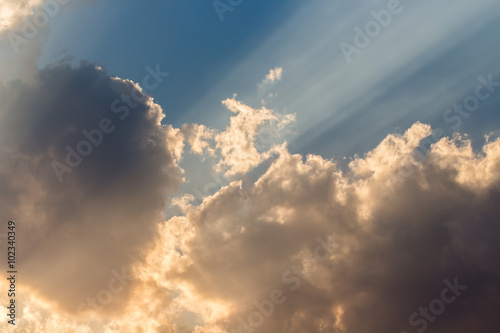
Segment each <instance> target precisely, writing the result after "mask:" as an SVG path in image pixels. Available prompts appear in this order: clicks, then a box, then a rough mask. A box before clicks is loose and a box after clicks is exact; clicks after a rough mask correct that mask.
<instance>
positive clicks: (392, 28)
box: [39, 0, 500, 157]
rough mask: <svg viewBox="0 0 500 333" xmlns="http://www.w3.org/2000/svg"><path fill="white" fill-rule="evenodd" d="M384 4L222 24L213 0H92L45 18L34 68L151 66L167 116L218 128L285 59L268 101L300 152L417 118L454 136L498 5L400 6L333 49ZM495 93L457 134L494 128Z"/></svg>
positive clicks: (321, 4)
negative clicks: (451, 115)
mask: <svg viewBox="0 0 500 333" xmlns="http://www.w3.org/2000/svg"><path fill="white" fill-rule="evenodd" d="M387 3H388V1H371V2H366V3H363V4H362V5H360V4H356V5H355V4H350V3H345V2H335V1H331V2H325V1H311V2H308V3H307V4H301V3H299V2H298V1H292V2H267V1H252V2H250V1H243V2H242V3H241V4H240V5H238V6H236V7H235V8H234V10H233V11H232V12H230V11H227V12H225V13H224V14H223V16H224V21H220V20H219V17H218V15H217V13H216V10H215V9H214V6H213V4H212V3H210V2H209V1H205V2H198V3H187V2H179V1H146V2H138V1H135V0H127V1H121V2H119V4H118V2H117V1H95V2H94V3H90V4H78V5H77V6H75V7H70V8H69V9H67V13H65V14H64V15H58V16H57V17H56V18H55V19H54V20H53V21H52V22H51V25H50V28H51V32H50V34H49V35H48V38H47V40H46V41H45V42H44V47H43V50H44V55H43V57H42V58H41V59H40V60H39V63H40V64H46V63H50V62H51V61H52V60H53V59H55V58H58V57H61V56H62V55H69V56H74V57H76V59H86V60H89V61H92V62H96V63H98V64H102V67H104V68H105V69H106V70H107V71H108V72H109V73H110V74H111V75H116V76H119V77H122V78H129V79H132V80H135V81H137V82H140V81H141V80H142V78H143V77H144V75H145V74H146V72H145V67H146V66H154V65H156V64H159V65H160V68H161V69H162V70H164V71H168V72H169V73H170V74H171V76H170V77H169V78H168V80H166V82H165V83H164V84H162V85H161V86H160V87H159V88H158V89H157V90H155V91H154V92H151V94H152V95H153V97H154V98H155V100H156V101H158V103H159V104H160V105H161V106H162V107H163V108H164V110H165V112H166V114H167V117H166V119H165V121H166V122H169V123H172V124H174V125H176V126H179V125H181V124H182V123H185V122H198V123H203V124H206V125H209V126H212V127H217V128H221V127H223V126H225V125H226V124H227V114H226V112H227V111H225V108H224V107H223V106H222V105H221V104H220V101H221V100H223V99H225V98H228V97H230V96H232V94H234V93H237V94H238V96H239V98H241V99H242V100H243V101H245V102H247V103H249V104H250V105H253V106H255V107H257V106H259V104H260V99H261V96H258V95H259V92H258V89H257V85H258V83H259V82H260V81H261V80H262V78H263V77H264V75H265V74H266V73H267V72H268V70H269V69H270V68H274V67H276V66H281V67H283V69H284V76H283V80H282V82H280V84H279V86H278V87H277V89H278V91H277V92H278V96H277V97H276V98H274V100H273V105H272V106H273V107H276V108H279V109H282V110H283V109H286V110H287V112H291V113H296V114H297V119H298V126H297V127H298V129H299V130H298V133H297V135H296V137H294V138H291V139H290V140H291V150H292V151H297V152H301V153H309V152H313V153H319V154H322V155H323V156H325V157H332V156H340V157H342V156H352V155H353V154H355V153H357V154H362V153H364V152H366V151H368V150H370V149H372V148H373V147H374V146H375V145H376V143H377V142H379V141H380V139H382V138H383V137H384V136H385V135H386V134H387V133H390V132H393V131H394V130H400V131H404V130H405V129H406V128H408V127H409V126H410V125H411V124H413V123H414V122H415V121H421V122H424V123H430V124H432V125H433V126H435V127H440V128H443V129H444V130H446V135H450V134H451V133H452V132H453V131H452V130H450V129H449V128H447V127H450V126H449V124H446V123H445V122H444V121H443V116H442V114H443V112H444V111H445V110H446V109H447V108H448V107H451V106H452V105H453V103H456V102H460V101H461V100H462V99H463V98H464V97H466V96H467V95H468V94H469V93H470V92H471V91H472V90H473V89H474V88H475V86H476V77H477V76H479V75H483V76H485V75H488V74H493V76H494V77H495V78H498V75H499V68H498V66H495V64H496V63H497V60H498V58H499V56H500V46H499V44H498V43H497V37H498V31H499V29H500V23H499V22H500V9H499V8H498V6H496V3H495V1H487V0H484V1H478V2H474V3H471V2H469V1H441V2H439V3H432V2H430V1H413V2H409V1H403V2H401V4H400V5H399V9H400V10H401V12H400V13H398V14H397V15H392V17H391V20H390V23H389V25H388V26H387V27H385V28H382V31H381V32H380V33H379V34H378V35H377V36H376V37H375V38H373V40H372V42H371V44H370V45H369V46H368V47H366V48H365V49H362V51H361V53H360V54H354V55H353V56H352V62H351V63H347V61H346V59H345V58H344V56H343V54H342V51H341V48H340V47H339V44H340V43H342V42H346V43H350V44H353V39H354V37H355V32H354V30H353V29H354V27H361V28H363V29H364V26H365V24H366V23H367V22H369V21H370V20H373V17H372V14H370V11H372V10H374V11H376V12H378V11H380V10H382V9H384V8H386V7H387ZM76 7H78V9H77V8H76ZM353 45H354V44H353ZM497 80H498V79H497ZM499 95H500V94H494V95H493V96H492V98H490V99H488V100H487V101H486V102H484V103H482V105H481V107H480V111H478V112H477V113H475V114H474V116H472V117H470V118H469V119H465V120H464V122H463V124H462V126H461V128H460V130H464V131H467V132H469V133H471V134H475V137H476V138H481V137H482V135H483V134H484V133H483V132H485V131H487V130H493V129H495V128H498V125H499V118H498V116H496V115H495V112H494V110H495V107H496V106H498V103H499V98H500V97H498V96H499ZM360 134H361V135H360Z"/></svg>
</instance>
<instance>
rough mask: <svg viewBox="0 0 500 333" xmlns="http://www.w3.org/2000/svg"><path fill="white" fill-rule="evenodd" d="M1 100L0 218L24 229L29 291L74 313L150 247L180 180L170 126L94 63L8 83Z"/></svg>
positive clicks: (135, 90) (132, 87)
mask: <svg viewBox="0 0 500 333" xmlns="http://www.w3.org/2000/svg"><path fill="white" fill-rule="evenodd" d="M0 100H1V106H0V117H1V118H0V141H1V148H0V159H1V161H2V164H1V166H0V191H1V196H2V212H1V213H0V215H1V219H2V220H7V219H14V220H16V221H17V223H18V239H19V241H18V248H19V259H18V260H19V265H20V270H21V271H22V276H23V279H22V281H23V284H25V285H26V286H27V287H28V288H29V289H32V291H33V292H34V293H35V294H38V295H39V296H41V297H42V299H46V300H50V302H51V303H55V305H57V306H59V307H61V308H63V309H64V310H65V311H68V312H72V313H74V312H75V311H76V308H77V306H78V305H79V304H81V303H82V302H86V298H87V297H95V296H96V294H97V293H98V291H99V290H100V289H102V288H105V287H106V286H107V285H108V282H109V280H110V278H112V277H113V275H112V273H111V271H112V270H113V269H114V270H116V271H121V270H122V269H123V268H129V267H130V266H131V265H132V264H133V263H134V262H136V261H137V260H138V259H140V258H142V255H143V254H144V253H145V252H146V250H147V249H148V248H149V244H150V241H151V240H152V239H153V238H154V235H155V231H156V226H157V223H158V222H161V221H162V220H163V215H162V211H163V210H164V207H165V206H166V202H167V198H168V195H169V194H171V193H172V191H174V190H175V189H176V187H177V185H178V184H180V181H181V179H180V172H179V170H178V168H177V165H176V160H175V157H174V156H173V153H172V149H171V148H170V147H169V142H168V139H167V138H168V130H169V128H167V127H164V126H162V125H161V124H160V122H161V119H162V118H163V113H162V110H161V108H160V107H159V106H158V105H156V104H154V103H153V101H152V98H151V97H149V96H147V95H145V94H143V93H142V90H141V89H140V87H139V86H138V85H136V84H134V83H133V82H131V81H127V80H121V79H119V78H111V77H109V76H108V75H107V74H106V72H105V71H103V70H101V69H98V68H96V67H95V66H94V65H92V64H89V63H81V64H80V65H79V66H76V67H72V66H70V65H69V64H66V63H60V64H56V65H53V66H51V67H48V68H45V69H43V70H41V71H40V73H39V74H38V77H37V80H36V83H32V84H27V83H25V82H22V81H14V82H10V83H8V84H7V85H5V86H3V87H0ZM103 122H104V123H103ZM103 125H104V126H103ZM96 129H98V130H96ZM103 129H104V130H105V131H106V133H103V132H102V130H103ZM85 130H86V131H88V133H91V137H92V139H89V138H88V137H86V135H85V134H84V133H85V132H84V131H85ZM99 133H100V134H99ZM84 141H86V142H87V143H83V142H84ZM92 141H93V143H92ZM67 147H69V148H70V150H71V149H72V150H73V151H76V152H77V153H78V152H79V153H80V154H79V155H82V154H83V155H87V156H80V158H81V160H79V158H78V157H76V156H73V157H71V158H69V159H67V156H68V151H69V150H68V148H67ZM90 150H91V152H90ZM89 152H90V153H89ZM68 161H69V162H70V163H69V165H68ZM55 162H56V163H55ZM54 166H57V168H54ZM56 170H57V172H56ZM61 170H63V171H61ZM65 171H67V172H65ZM57 174H59V175H57ZM127 295H128V293H127V291H124V292H122V293H120V294H119V295H116V296H115V297H114V299H113V302H112V303H111V304H109V305H108V306H106V307H105V308H103V310H101V311H110V310H113V309H115V306H121V305H124V302H121V301H120V300H123V298H126V297H127ZM83 310H85V309H83Z"/></svg>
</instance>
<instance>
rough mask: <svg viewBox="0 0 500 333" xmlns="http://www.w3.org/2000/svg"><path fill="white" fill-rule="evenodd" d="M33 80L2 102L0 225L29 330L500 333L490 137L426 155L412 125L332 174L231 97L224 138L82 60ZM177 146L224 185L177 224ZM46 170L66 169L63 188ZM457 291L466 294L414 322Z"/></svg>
mask: <svg viewBox="0 0 500 333" xmlns="http://www.w3.org/2000/svg"><path fill="white" fill-rule="evenodd" d="M39 81H40V83H39V84H38V85H35V86H26V85H25V84H23V83H21V82H15V83H12V84H10V85H9V86H8V87H5V88H2V90H0V98H1V100H2V101H3V102H4V103H3V105H2V109H1V113H0V115H1V123H0V124H1V125H0V126H1V128H0V136H1V140H2V143H3V145H2V148H1V150H0V157H1V159H2V166H1V167H0V177H1V178H0V180H1V187H0V190H1V194H2V197H3V198H6V199H5V201H4V207H6V208H5V209H4V210H3V211H2V213H1V214H2V215H1V218H2V219H3V220H6V219H8V218H12V217H15V218H16V220H17V221H18V225H19V227H18V228H19V234H20V235H22V245H21V243H20V245H19V246H22V248H23V252H22V257H20V261H21V260H22V262H23V276H24V278H23V288H24V290H27V293H29V294H31V295H32V297H31V298H30V299H25V300H24V301H23V302H24V303H23V304H25V306H24V313H23V314H22V316H21V319H20V320H21V321H23V320H24V321H23V324H22V325H25V326H23V327H26V330H29V329H31V328H32V327H42V328H43V329H42V330H40V332H43V330H45V331H56V332H57V330H54V329H53V328H54V327H64V328H67V330H73V331H79V332H109V333H111V332H137V331H143V332H197V333H224V332H335V333H343V332H345V333H347V332H349V333H351V332H352V333H356V332H375V333H378V332H380V333H382V332H402V331H407V332H413V331H416V329H417V328H420V329H422V328H423V325H424V323H425V324H426V325H428V327H427V331H428V332H448V331H453V332H458V333H462V332H463V333H465V332H470V331H480V332H496V330H497V327H498V326H499V322H498V319H497V317H498V316H497V315H496V314H497V312H498V305H499V304H500V295H499V293H498V285H499V284H500V278H499V276H500V269H499V268H498V261H499V259H500V251H499V249H498V246H497V244H498V242H499V241H500V239H499V235H500V228H499V226H498V223H497V222H498V220H499V217H500V216H499V213H500V212H499V210H498V207H497V206H498V200H499V198H500V186H499V185H500V167H499V166H500V139H497V140H492V139H491V138H490V139H488V140H487V142H486V143H485V144H484V145H483V147H482V150H481V151H479V152H478V151H475V150H473V149H472V146H471V143H470V142H469V141H468V140H467V138H466V137H465V136H459V135H457V136H455V137H454V138H443V139H441V140H440V141H439V142H437V143H435V144H434V145H432V146H431V147H430V148H429V149H428V151H427V152H426V154H425V155H422V154H419V153H418V151H417V148H418V147H419V145H420V144H421V142H422V141H423V140H425V139H426V137H428V136H429V135H430V134H431V128H430V126H428V125H424V124H420V123H416V124H414V125H413V126H412V127H411V128H409V129H408V130H407V131H406V132H405V133H403V134H391V135H388V136H387V137H386V138H385V139H384V140H383V141H382V142H381V143H380V144H379V145H378V146H377V147H376V148H375V149H374V150H373V151H371V152H369V153H368V154H366V155H365V156H363V157H356V158H355V159H354V160H353V161H352V163H351V164H350V165H349V167H348V168H347V169H346V170H342V169H341V168H340V167H339V166H338V165H337V163H336V162H335V161H332V160H327V159H325V158H323V157H321V156H317V155H308V156H305V157H304V156H301V155H298V154H291V153H290V152H289V151H288V149H287V146H286V144H282V145H280V146H276V145H274V146H272V147H271V148H270V149H267V150H261V149H258V147H257V146H256V143H257V142H256V139H257V138H258V136H259V133H260V132H261V131H262V128H263V125H265V124H272V123H274V124H281V125H279V126H285V125H286V124H288V123H289V122H290V121H292V120H293V117H292V116H279V115H276V114H275V113H274V112H273V110H270V109H266V108H260V109H254V108H252V107H250V106H247V105H245V104H243V103H242V102H240V101H237V100H236V99H235V98H232V99H227V100H226V101H224V104H225V105H226V106H227V107H228V109H229V110H230V111H232V112H233V113H234V115H233V116H232V117H231V121H230V125H229V126H228V127H227V128H226V129H225V130H224V131H221V132H217V131H215V130H212V129H208V128H206V127H204V126H202V125H196V124H190V125H184V126H182V127H181V128H179V129H176V128H173V127H172V126H170V125H161V119H162V117H163V114H162V111H161V108H160V107H159V106H158V105H156V104H154V103H153V101H152V99H151V98H150V97H148V96H145V95H144V94H143V93H142V92H141V89H140V87H139V86H138V85H137V84H135V83H133V82H131V81H127V80H121V79H118V78H109V77H108V76H107V75H106V73H105V72H103V71H102V70H98V69H96V68H95V67H94V66H92V65H88V64H82V65H81V66H79V67H77V68H71V67H69V66H68V65H65V64H62V65H57V66H55V67H51V68H48V69H45V70H44V71H42V72H41V73H40V80H39ZM123 95H125V96H132V97H131V99H127V98H125V99H124V98H123V97H122V96H123ZM133 96H135V98H138V99H139V100H134V97H133ZM117 100H118V102H115V101H117ZM33 110H36V111H33ZM103 118H109V119H110V120H112V124H113V125H114V126H115V127H116V128H115V129H114V130H113V131H112V132H110V133H107V134H103V140H102V143H100V144H99V145H96V146H94V147H93V148H92V149H93V151H92V153H90V154H89V155H88V156H86V157H84V158H83V159H82V161H81V163H79V165H77V166H74V167H73V166H68V165H67V164H68V161H66V155H67V152H68V149H67V148H66V146H69V147H70V148H73V149H76V150H77V151H78V147H79V146H78V145H79V143H80V142H81V141H82V139H86V140H90V139H88V138H86V136H85V134H83V133H82V131H83V130H84V129H86V130H87V131H91V130H92V129H95V128H98V126H99V124H100V123H101V121H102V119H103ZM92 133H95V132H92ZM186 143H188V144H189V145H190V146H191V148H192V151H193V152H194V153H196V154H200V153H201V152H203V151H208V152H209V155H211V157H212V158H215V159H216V158H220V160H219V161H218V163H217V162H216V168H217V170H218V171H223V172H225V173H226V175H227V176H230V177H232V179H234V181H231V182H230V183H229V184H228V185H227V186H224V187H222V188H221V189H220V190H219V191H217V192H216V193H215V194H213V195H211V196H208V197H206V198H204V200H203V201H202V202H201V204H199V205H197V206H195V205H192V204H190V202H191V201H192V200H193V196H192V195H190V194H186V195H184V196H182V197H180V198H178V199H174V200H173V201H172V205H174V206H178V207H179V208H180V210H181V211H182V213H183V215H182V216H175V217H172V218H171V219H169V220H167V221H161V220H162V216H161V212H162V210H163V209H164V207H166V205H167V194H169V193H172V192H173V191H175V188H176V186H177V185H178V184H179V183H180V182H181V177H182V172H181V170H179V168H178V166H177V163H178V162H179V161H180V160H181V159H182V155H183V149H184V145H185V144H186ZM82 147H83V146H81V147H80V148H82ZM80 150H81V149H80ZM271 153H273V156H272V158H270V157H271ZM266 158H269V159H268V163H269V165H268V166H267V165H266V166H265V170H264V171H263V173H262V175H260V176H258V177H256V178H257V180H256V181H254V182H250V183H248V179H246V178H245V177H244V174H245V173H247V172H248V171H249V170H251V169H252V168H254V167H256V166H257V165H259V164H262V162H263V160H265V159H266ZM4 161H5V162H4ZM54 161H57V162H58V163H60V164H63V163H66V165H67V166H68V167H71V169H72V171H71V172H69V171H68V172H65V173H64V174H62V178H63V181H62V182H59V180H58V177H57V176H56V174H55V172H54V169H53V167H52V166H53V162H54ZM70 161H71V160H70ZM240 176H241V177H240ZM242 179H245V182H247V183H246V184H245V182H243V181H242ZM19 242H21V239H20V241H19ZM47 258H50V259H51V260H48V259H47ZM122 268H132V272H133V273H132V274H131V276H127V278H126V280H127V281H124V282H123V283H124V284H126V286H127V288H123V290H122V291H120V292H119V293H116V294H113V298H112V301H110V303H109V304H106V306H102V304H101V306H102V308H101V309H99V311H97V312H96V313H95V314H94V315H97V314H98V315H99V316H100V317H99V316H98V317H95V318H93V317H92V316H91V315H92V313H91V311H90V310H91V309H92V306H91V305H89V303H87V298H88V297H91V298H95V297H96V296H97V295H100V294H102V295H104V293H103V292H102V290H105V289H106V288H110V287H109V286H110V281H111V279H114V278H115V277H116V275H115V273H116V271H119V272H122ZM112 270H115V272H112ZM455 279H456V280H457V281H458V283H459V284H461V285H466V286H467V289H466V290H463V291H462V292H461V294H460V295H457V297H456V298H455V299H454V300H453V301H452V302H451V303H450V304H446V309H445V311H444V312H442V313H441V314H439V315H436V316H434V315H432V313H430V314H431V318H432V320H431V319H429V320H424V318H425V317H424V316H423V314H422V313H421V310H420V309H421V308H426V307H429V304H430V303H431V302H432V301H433V300H435V299H439V298H440V297H442V290H443V288H444V287H446V284H443V281H445V280H447V281H450V282H451V283H453V282H454V281H455ZM1 284H2V285H3V284H5V283H3V282H2V283H1ZM115 287H116V286H115ZM115 287H114V288H115ZM61 290H64V292H62V291H61ZM448 292H450V290H448ZM4 297H5V296H4ZM271 300H274V301H276V302H275V303H274V305H272V308H273V310H272V311H271V310H269V309H270V305H269V304H273V303H270V302H272V301H271ZM82 302H85V307H84V308H80V310H83V311H76V308H77V307H78V306H79V305H81V304H82ZM47 309H49V310H47ZM259 309H260V310H259ZM259 311H260V312H262V313H264V314H258V313H259ZM271 312H272V313H271ZM414 313H416V317H413V321H412V322H410V321H409V318H410V316H412V315H413V314H414ZM68 314H69V315H68ZM71 314H73V315H74V316H73V317H71V316H70V315H71ZM23 318H24V319H23ZM146 318H147V320H146ZM82 319H88V320H90V321H89V322H88V323H85V322H83V321H82ZM417 320H418V322H417ZM412 324H413V325H412Z"/></svg>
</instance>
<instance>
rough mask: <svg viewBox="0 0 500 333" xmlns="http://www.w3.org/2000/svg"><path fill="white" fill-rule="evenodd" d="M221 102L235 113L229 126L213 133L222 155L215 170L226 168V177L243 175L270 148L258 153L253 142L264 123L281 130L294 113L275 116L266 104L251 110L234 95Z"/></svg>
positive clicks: (265, 154)
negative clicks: (215, 133)
mask: <svg viewBox="0 0 500 333" xmlns="http://www.w3.org/2000/svg"><path fill="white" fill-rule="evenodd" d="M223 104H224V105H225V106H226V107H227V108H228V109H229V110H230V111H231V112H233V113H235V114H236V116H235V117H231V122H230V125H229V126H228V127H227V128H226V129H225V130H224V131H223V132H221V133H218V134H217V135H215V141H216V148H217V149H218V150H220V154H221V156H222V158H221V160H220V161H219V163H217V165H216V166H215V167H214V169H215V171H216V172H220V171H225V175H226V176H228V177H229V176H234V175H236V174H244V173H246V172H247V171H249V170H250V169H252V168H253V167H256V166H257V165H259V163H261V162H262V161H263V160H264V159H266V158H267V157H269V153H271V152H272V150H273V149H269V150H267V151H265V152H259V151H258V149H257V148H258V146H257V145H256V144H255V141H256V139H257V136H258V134H259V130H260V129H261V128H262V126H263V125H265V124H268V125H272V126H274V127H276V128H280V129H281V128H283V127H285V126H286V125H288V124H289V123H291V122H293V121H294V120H295V116H294V115H293V114H287V115H278V114H276V113H274V112H273V111H272V110H269V109H266V108H265V107H261V108H259V109H254V108H252V107H250V106H248V105H245V104H243V103H242V102H240V101H238V100H236V99H235V97H233V98H229V99H226V100H225V101H223Z"/></svg>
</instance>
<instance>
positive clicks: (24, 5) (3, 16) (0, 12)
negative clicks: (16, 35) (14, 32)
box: [0, 0, 44, 33]
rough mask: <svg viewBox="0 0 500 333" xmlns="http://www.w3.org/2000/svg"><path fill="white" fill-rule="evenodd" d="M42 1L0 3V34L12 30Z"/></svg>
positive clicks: (8, 0) (22, 0) (6, 0)
mask: <svg viewBox="0 0 500 333" xmlns="http://www.w3.org/2000/svg"><path fill="white" fill-rule="evenodd" d="M43 2H44V0H21V1H19V0H4V1H2V3H0V33H2V32H3V31H5V30H9V29H12V28H13V27H15V26H16V25H17V24H19V22H20V21H22V19H24V18H25V17H27V16H29V15H31V14H32V13H33V11H34V10H35V8H37V7H38V6H39V5H41V4H42V3H43Z"/></svg>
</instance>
